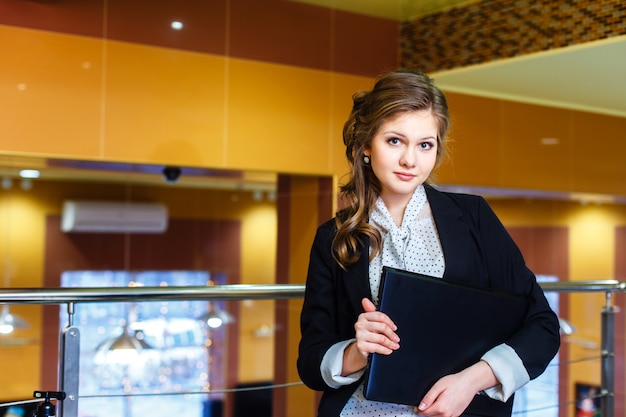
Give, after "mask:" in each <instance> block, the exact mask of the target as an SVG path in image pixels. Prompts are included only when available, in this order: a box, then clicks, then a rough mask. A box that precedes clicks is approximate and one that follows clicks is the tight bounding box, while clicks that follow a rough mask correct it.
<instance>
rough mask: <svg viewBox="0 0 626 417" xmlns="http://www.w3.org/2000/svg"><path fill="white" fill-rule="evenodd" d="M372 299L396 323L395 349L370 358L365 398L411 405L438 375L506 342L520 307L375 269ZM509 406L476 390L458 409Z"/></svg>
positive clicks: (476, 291)
mask: <svg viewBox="0 0 626 417" xmlns="http://www.w3.org/2000/svg"><path fill="white" fill-rule="evenodd" d="M379 304H380V307H379V310H380V311H382V312H384V313H386V314H387V315H388V316H389V317H390V318H391V319H392V320H393V321H394V323H395V324H396V325H397V326H398V330H397V332H396V333H397V334H398V336H399V337H400V348H399V349H398V350H396V351H394V352H393V353H392V354H391V355H379V354H372V355H371V356H370V363H369V370H368V375H367V378H366V382H365V384H366V385H365V397H366V398H367V399H369V400H375V401H384V402H391V403H397V404H408V405H417V404H418V402H419V401H420V400H421V399H422V398H423V397H424V395H426V393H427V392H428V390H429V389H430V388H431V387H432V386H433V385H434V383H435V382H437V380H439V378H441V377H443V376H445V375H448V374H452V373H456V372H459V371H461V370H463V369H465V368H466V367H468V366H470V365H472V364H474V363H476V362H477V361H478V360H480V358H481V356H482V355H483V354H484V353H485V352H487V351H488V350H489V349H491V348H492V347H494V346H496V345H499V344H500V343H502V342H504V341H505V340H506V339H508V338H509V337H510V336H511V335H512V334H513V333H514V332H515V331H516V330H517V329H519V328H520V327H521V326H522V323H523V320H524V316H525V314H526V310H527V308H528V304H527V301H526V300H525V299H524V298H523V297H519V296H515V295H512V294H507V293H504V292H499V291H495V290H490V289H485V288H478V287H474V286H470V285H466V284H460V283H455V282H452V281H447V280H443V279H441V278H435V277H431V276H427V275H423V274H418V273H414V272H408V271H403V270H400V269H396V268H390V267H383V273H382V277H381V287H380V297H379ZM485 402H487V404H485ZM489 403H494V404H489ZM511 406H512V399H511V400H510V401H509V402H507V403H502V402H500V401H495V400H491V399H490V398H488V397H486V396H484V395H477V396H476V398H475V400H474V401H473V402H472V404H471V405H470V407H469V408H468V409H467V410H466V412H474V413H475V414H477V415H500V413H498V412H497V410H498V409H500V410H501V411H503V414H506V412H507V411H508V413H509V414H510V411H511ZM472 408H475V409H476V410H474V411H471V410H472ZM492 408H493V410H492V411H490V410H491V409H492ZM479 409H481V410H479Z"/></svg>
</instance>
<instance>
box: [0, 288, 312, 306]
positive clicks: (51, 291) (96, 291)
mask: <svg viewBox="0 0 626 417" xmlns="http://www.w3.org/2000/svg"><path fill="white" fill-rule="evenodd" d="M303 295H304V285H301V284H230V285H213V286H185V287H182V286H167V287H119V288H111V287H107V288H96V287H93V288H92V287H90V288H86V287H82V288H3V289H0V304H13V303H24V304H64V303H79V302H90V303H92V302H105V301H106V302H108V301H116V302H124V301H159V300H169V301H172V300H183V301H188V300H263V299H272V300H273V299H285V298H302V297H303Z"/></svg>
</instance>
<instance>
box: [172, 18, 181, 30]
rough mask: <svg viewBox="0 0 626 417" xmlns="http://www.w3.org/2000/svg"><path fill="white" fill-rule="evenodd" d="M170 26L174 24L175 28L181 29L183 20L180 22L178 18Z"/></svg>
mask: <svg viewBox="0 0 626 417" xmlns="http://www.w3.org/2000/svg"><path fill="white" fill-rule="evenodd" d="M170 26H172V29H174V30H181V29H182V28H183V22H180V21H178V20H174V21H173V22H172V23H171V24H170Z"/></svg>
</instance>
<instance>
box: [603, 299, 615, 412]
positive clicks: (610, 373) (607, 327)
mask: <svg viewBox="0 0 626 417" xmlns="http://www.w3.org/2000/svg"><path fill="white" fill-rule="evenodd" d="M601 343H602V375H601V384H602V397H601V399H600V410H601V412H602V417H613V414H614V410H615V404H614V401H615V368H614V366H615V307H614V306H613V305H612V303H611V292H607V293H606V305H605V306H604V308H603V309H602V341H601Z"/></svg>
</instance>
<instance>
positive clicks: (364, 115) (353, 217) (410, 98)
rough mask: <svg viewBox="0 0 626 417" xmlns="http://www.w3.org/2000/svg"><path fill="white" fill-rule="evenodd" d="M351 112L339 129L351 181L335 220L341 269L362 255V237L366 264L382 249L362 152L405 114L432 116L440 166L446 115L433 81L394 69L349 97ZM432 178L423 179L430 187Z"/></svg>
mask: <svg viewBox="0 0 626 417" xmlns="http://www.w3.org/2000/svg"><path fill="white" fill-rule="evenodd" d="M352 99H353V102H354V104H353V107H352V112H351V113H350V116H349V117H348V120H347V121H346V122H345V124H344V127H343V142H344V144H345V145H346V157H347V158H348V162H349V163H350V167H351V172H350V177H349V180H348V181H347V182H346V183H345V184H343V185H342V186H341V188H340V195H341V198H342V199H343V202H344V203H345V204H347V206H346V207H345V208H343V209H342V210H340V211H338V212H337V215H336V217H335V221H336V226H337V234H336V235H335V238H334V240H333V254H334V257H335V260H336V261H337V262H338V263H339V265H340V266H341V267H342V268H344V269H345V268H347V267H348V266H350V265H352V264H354V263H356V261H357V260H358V259H359V256H360V255H361V253H360V250H361V248H362V247H363V238H366V239H368V240H369V242H370V247H371V253H370V260H371V259H372V258H373V257H374V256H376V254H377V253H378V252H379V251H380V249H381V244H382V237H381V235H380V232H379V231H378V229H376V228H375V227H373V226H371V225H370V224H369V222H368V220H369V217H370V214H371V210H372V208H373V207H374V205H375V204H376V200H377V199H378V196H379V194H380V191H381V186H380V182H379V181H378V178H376V176H375V175H374V172H373V171H372V169H371V167H370V166H369V165H366V164H365V163H364V162H363V155H364V151H365V150H368V149H370V148H371V143H372V139H373V138H374V136H375V135H376V132H377V131H378V129H379V128H380V126H381V125H382V124H383V123H385V122H386V121H387V120H389V119H391V118H392V117H394V116H396V115H398V114H399V113H403V112H408V111H431V112H432V114H433V116H434V117H435V120H436V122H437V128H438V131H437V158H436V164H435V166H439V165H440V164H441V161H442V160H443V158H444V156H445V155H446V153H447V151H446V143H447V139H446V135H447V132H448V128H449V126H450V116H449V113H448V105H447V101H446V97H445V95H444V94H443V92H442V91H441V90H439V88H437V87H436V86H435V84H434V82H433V80H432V79H431V78H430V77H428V76H427V75H426V74H424V73H423V72H421V71H418V70H397V71H393V72H390V73H387V74H385V75H383V76H381V77H380V78H378V79H377V81H376V83H375V84H374V87H373V89H372V90H370V91H361V92H357V93H355V94H354V95H353V96H352ZM431 180H432V178H431V177H429V179H428V180H427V182H430V181H431Z"/></svg>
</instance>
